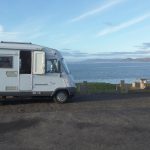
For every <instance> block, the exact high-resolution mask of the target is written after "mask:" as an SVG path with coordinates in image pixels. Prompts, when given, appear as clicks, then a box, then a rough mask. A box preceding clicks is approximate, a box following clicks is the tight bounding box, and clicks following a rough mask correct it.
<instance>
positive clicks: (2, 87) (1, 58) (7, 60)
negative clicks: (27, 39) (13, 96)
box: [0, 50, 19, 92]
mask: <svg viewBox="0 0 150 150" xmlns="http://www.w3.org/2000/svg"><path fill="white" fill-rule="evenodd" d="M18 57H19V53H18V51H15V50H14V51H11V50H1V51H0V92H16V91H18V86H19V75H18V66H19V63H18Z"/></svg>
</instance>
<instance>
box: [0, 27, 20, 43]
mask: <svg viewBox="0 0 150 150" xmlns="http://www.w3.org/2000/svg"><path fill="white" fill-rule="evenodd" d="M19 34H20V33H19V32H13V31H6V30H5V29H4V26H2V25H0V40H1V41H4V40H7V41H8V40H14V39H16V37H17V36H18V35H19Z"/></svg>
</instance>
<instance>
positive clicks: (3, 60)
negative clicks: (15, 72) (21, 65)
mask: <svg viewBox="0 0 150 150" xmlns="http://www.w3.org/2000/svg"><path fill="white" fill-rule="evenodd" d="M0 68H13V56H0Z"/></svg>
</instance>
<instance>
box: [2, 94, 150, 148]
mask: <svg viewBox="0 0 150 150" xmlns="http://www.w3.org/2000/svg"><path fill="white" fill-rule="evenodd" d="M149 148H150V94H149V93H145V94H144V93H142V94H141V93H139V94H122V95H119V94H97V95H80V96H76V97H75V98H74V99H72V100H71V101H70V102H69V103H66V104H62V105H61V104H55V103H53V102H52V101H49V99H46V98H45V99H43V98H39V99H32V100H31V99H26V100H21V99H10V100H7V101H2V102H1V105H0V150H141V149H142V150H149Z"/></svg>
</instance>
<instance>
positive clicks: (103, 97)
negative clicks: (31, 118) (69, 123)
mask: <svg viewBox="0 0 150 150" xmlns="http://www.w3.org/2000/svg"><path fill="white" fill-rule="evenodd" d="M143 97H145V98H146V97H150V93H128V94H118V93H100V94H84V95H76V96H75V97H74V98H72V99H70V100H69V101H68V103H83V102H94V101H107V100H108V101H109V100H112V101H113V100H128V99H136V98H143ZM30 103H53V100H52V99H51V98H50V97H48V98H47V97H38V98H37V97H36V98H9V99H6V100H1V101H0V105H19V104H30Z"/></svg>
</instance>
